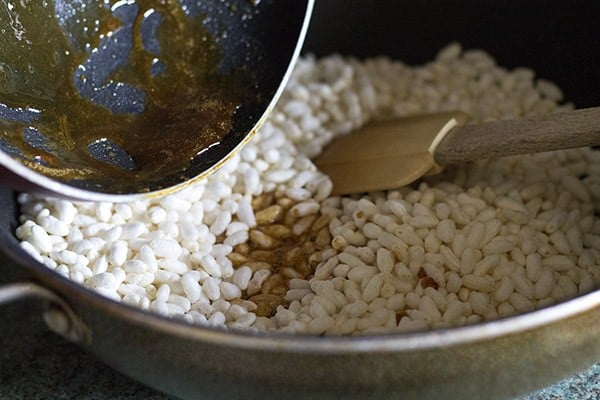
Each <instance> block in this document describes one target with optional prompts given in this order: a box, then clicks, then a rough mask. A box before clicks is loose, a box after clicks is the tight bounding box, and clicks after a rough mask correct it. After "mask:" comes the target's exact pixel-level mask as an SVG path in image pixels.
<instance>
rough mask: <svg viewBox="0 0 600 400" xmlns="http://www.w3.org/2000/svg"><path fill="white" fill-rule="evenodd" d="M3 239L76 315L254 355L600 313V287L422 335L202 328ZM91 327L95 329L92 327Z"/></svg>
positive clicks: (428, 339) (368, 348)
mask: <svg viewBox="0 0 600 400" xmlns="http://www.w3.org/2000/svg"><path fill="white" fill-rule="evenodd" d="M3 235H4V240H1V241H0V250H1V251H2V252H3V253H4V255H5V256H6V257H9V258H10V259H12V260H13V261H14V262H15V263H16V265H15V266H14V267H16V268H19V267H25V268H26V269H30V270H33V271H34V273H35V277H36V280H37V281H38V282H39V283H41V284H42V285H44V286H47V287H49V288H51V289H53V290H55V291H57V293H58V294H60V295H62V297H63V298H64V299H65V300H66V301H67V302H68V303H69V304H71V305H72V306H73V307H74V309H75V310H76V312H77V310H78V307H77V305H78V304H80V303H82V302H84V303H86V304H87V305H88V306H92V307H94V308H98V309H100V310H101V311H102V312H104V313H106V314H107V315H109V316H110V317H112V318H120V319H126V320H127V321H128V322H130V323H133V324H137V325H144V326H146V327H148V328H149V329H152V330H155V331H158V332H161V333H165V334H169V335H174V336H179V337H183V338H185V339H189V340H198V341H203V342H206V343H210V344H213V345H217V346H227V347H234V348H244V349H251V350H256V351H280V352H295V353H324V354H349V353H373V352H380V353H390V352H413V351H426V350H436V349H438V350H439V349H441V348H449V347H454V346H458V345H468V344H473V343H476V342H482V341H489V340H494V339H497V338H499V337H503V336H508V335H516V334H519V333H522V332H525V331H530V330H535V329H540V328H542V327H544V326H547V325H551V324H555V323H559V322H561V321H564V320H567V319H569V318H572V317H575V316H577V315H580V314H584V313H588V312H593V311H594V310H597V311H600V289H596V290H594V291H592V292H589V293H587V294H584V295H580V296H577V297H574V298H572V299H569V300H565V301H561V302H559V303H557V304H554V305H552V306H548V307H545V308H541V309H537V310H534V311H530V312H526V313H522V314H518V315H514V316H511V317H506V318H501V319H498V320H493V321H485V322H480V323H476V324H472V325H466V326H460V327H452V328H443V329H434V330H431V331H421V332H390V333H377V334H365V335H357V336H333V335H331V336H316V335H311V334H292V333H286V332H277V331H267V332H264V331H249V330H243V329H236V328H227V329H225V328H217V327H211V326H199V325H192V324H190V323H188V322H186V321H184V320H180V319H177V318H169V317H166V316H163V315H160V314H158V313H153V312H150V311H147V310H143V309H140V308H137V307H134V306H131V305H128V304H125V303H121V302H117V301H115V300H112V299H109V298H107V297H104V296H102V295H101V294H99V293H97V292H95V291H93V290H92V289H89V288H86V287H85V286H83V285H81V284H79V283H76V282H73V281H71V280H70V279H68V278H66V277H63V276H62V275H60V274H58V273H57V272H54V271H52V270H50V269H49V268H47V267H46V266H45V265H43V264H42V263H40V262H39V261H37V260H35V259H34V258H33V257H32V256H31V255H29V254H28V253H27V252H26V251H25V250H23V249H22V248H21V247H20V246H19V245H18V242H17V239H16V238H14V236H12V235H13V233H12V231H11V232H5V233H3ZM9 236H10V237H9ZM10 242H12V243H10ZM80 318H81V320H82V321H83V322H84V323H85V321H86V315H85V314H84V315H80ZM91 328H92V329H93V327H91ZM92 337H93V335H92ZM92 341H93V339H92Z"/></svg>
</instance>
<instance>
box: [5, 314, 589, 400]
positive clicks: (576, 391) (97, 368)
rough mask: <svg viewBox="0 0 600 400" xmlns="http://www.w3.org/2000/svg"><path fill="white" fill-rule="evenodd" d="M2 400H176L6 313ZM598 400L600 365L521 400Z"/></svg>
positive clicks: (37, 324) (36, 319) (31, 321)
mask: <svg viewBox="0 0 600 400" xmlns="http://www.w3.org/2000/svg"><path fill="white" fill-rule="evenodd" d="M0 338H1V339H0V340H1V346H0V399H2V400H21V399H23V400H38V399H39V400H41V399H44V400H46V399H48V400H63V399H64V400H67V399H68V400H72V399H86V400H96V399H98V400H100V399H102V400H104V399H114V400H142V399H143V400H171V399H174V397H171V396H168V395H165V394H162V393H159V392H157V391H155V390H152V389H150V388H148V387H145V386H143V385H141V384H139V383H136V382H134V381H132V380H131V379H129V378H127V377H125V376H123V375H122V374H120V373H118V372H116V371H114V370H112V369H111V368H109V367H107V366H105V365H104V364H102V363H100V362H98V361H97V360H96V359H94V358H93V357H92V356H91V355H89V354H87V353H85V352H84V351H82V350H81V349H79V348H78V347H77V346H75V345H73V344H71V343H69V342H67V341H66V340H64V339H62V338H61V337H59V336H57V335H55V334H53V333H52V332H50V331H49V330H48V329H47V328H46V326H45V324H44V323H43V322H42V320H41V318H40V315H39V308H38V307H35V306H33V305H32V304H26V303H21V304H12V305H8V306H3V307H2V308H0ZM558 399H565V400H598V399H600V363H599V364H596V365H594V366H593V367H591V368H590V369H588V370H587V371H585V372H583V373H581V374H578V375H575V376H573V377H571V378H569V379H565V380H564V381H561V382H558V383H556V384H555V385H553V386H551V387H548V388H546V389H543V390H540V391H538V392H535V393H532V394H529V395H527V396H523V397H521V398H520V399H519V400H558Z"/></svg>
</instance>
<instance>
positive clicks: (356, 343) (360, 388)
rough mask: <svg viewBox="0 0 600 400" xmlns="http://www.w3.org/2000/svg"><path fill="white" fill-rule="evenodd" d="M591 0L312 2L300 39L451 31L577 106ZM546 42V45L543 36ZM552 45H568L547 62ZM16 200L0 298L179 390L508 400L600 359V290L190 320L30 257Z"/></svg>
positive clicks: (599, 73)
mask: <svg viewBox="0 0 600 400" xmlns="http://www.w3.org/2000/svg"><path fill="white" fill-rule="evenodd" d="M384 3H385V4H384ZM502 3H504V2H502ZM592 3H593V2H592V1H587V2H585V1H584V2H577V4H574V3H572V2H563V3H560V4H558V5H554V4H555V3H552V5H550V4H548V3H546V2H544V7H541V5H542V3H541V2H532V4H533V5H530V4H529V2H528V3H527V4H526V5H524V4H522V3H519V4H514V5H511V4H496V3H494V4H496V5H491V4H489V3H486V4H485V5H484V4H481V5H480V4H479V3H475V2H458V1H444V2H442V1H439V2H434V1H424V2H420V3H419V4H418V5H414V2H411V3H409V2H391V1H390V2H380V3H377V5H378V6H379V7H374V6H372V5H370V6H369V7H365V6H366V5H367V3H366V2H357V1H344V2H343V6H342V2H341V1H333V0H330V1H328V2H319V4H317V7H316V9H315V14H314V20H313V25H312V29H313V30H312V32H311V35H310V36H309V38H308V42H307V48H308V49H310V50H314V51H316V52H318V53H320V54H325V53H328V52H330V51H332V50H335V49H339V50H340V51H343V52H346V53H348V54H351V53H353V50H355V52H354V53H353V54H356V55H358V56H365V55H372V53H371V52H376V53H387V54H390V55H394V56H399V57H402V58H403V59H405V60H408V61H409V62H420V61H424V59H421V58H420V57H422V56H424V55H425V56H426V57H431V56H432V54H433V53H434V52H435V51H436V49H438V48H439V47H441V46H442V45H443V44H444V43H445V42H447V41H448V40H452V39H457V40H461V41H463V42H464V43H465V45H466V46H467V47H472V46H477V47H482V48H487V49H490V51H491V52H492V53H493V54H497V55H499V56H498V58H499V61H500V63H502V64H505V65H508V66H511V65H515V64H514V63H517V64H522V65H532V66H533V67H534V68H538V65H539V64H538V62H539V63H540V64H544V65H542V66H541V67H540V68H539V70H540V71H543V72H542V73H541V76H543V77H546V78H548V79H553V80H556V81H558V82H559V83H560V84H561V85H562V86H563V87H565V88H566V93H567V96H568V97H569V98H571V99H574V101H576V104H577V105H578V106H585V105H598V104H600V99H598V96H599V95H600V90H595V91H592V93H589V91H590V90H591V89H592V86H593V85H597V84H598V82H600V70H594V69H593V68H595V67H596V66H597V63H593V64H592V67H593V68H588V67H586V66H585V65H583V64H584V63H587V62H593V61H594V60H596V61H597V59H598V54H594V53H592V52H591V50H586V49H591V48H592V47H590V46H593V43H594V41H593V40H592V39H593V38H594V37H595V30H594V27H595V26H594V25H595V23H596V22H595V21H597V20H598V17H599V16H600V10H599V8H598V7H597V6H595V5H594V4H592ZM538 6H540V7H538ZM555 13H556V14H555ZM553 18H556V20H557V21H559V22H560V26H561V27H562V28H561V29H560V30H559V32H558V33H556V32H557V30H556V29H554V28H553V27H555V26H557V25H556V24H554V25H553ZM524 22H527V24H525V25H522V24H523V23H524ZM542 31H543V32H547V36H544V37H545V39H544V40H541V39H538V37H539V36H540V35H541V33H540V32H542ZM391 32H398V34H397V35H396V34H395V35H391ZM411 32H412V34H413V36H412V37H411V36H410V35H408V33H411ZM475 33H476V34H475ZM353 35H354V36H353ZM486 38H487V39H486ZM492 38H495V39H494V40H492ZM507 38H509V39H510V40H508V39H507ZM540 41H542V42H544V43H545V41H550V43H546V44H545V47H544V46H542V47H539V46H540V43H541V42H540ZM371 44H373V46H374V47H371ZM571 45H572V46H571ZM578 46H581V47H578ZM411 49H413V51H412V52H411ZM502 49H504V52H502V51H501V50H502ZM556 49H561V50H562V53H561V54H562V56H563V57H557V58H556V60H558V61H556V63H554V64H553V63H551V62H549V61H548V60H550V59H552V60H554V58H552V57H554V56H553V55H554V54H555V51H556ZM414 50H417V51H414ZM567 51H571V53H569V57H566V56H565V54H566V53H565V52H567ZM532 52H533V54H535V55H536V57H533V56H529V54H530V53H532ZM502 54H504V55H506V56H507V57H508V56H512V58H510V57H508V58H507V59H506V61H505V60H503V59H502V58H501V57H503V56H502ZM528 57H532V58H528ZM537 59H539V60H537ZM528 60H532V62H527V61H528ZM536 60H537V61H536ZM544 61H545V62H544ZM559 61H560V62H564V64H559ZM546 64H548V65H546ZM544 66H545V67H546V68H544ZM561 71H562V72H561ZM564 71H575V72H572V73H570V74H569V75H568V76H565V75H564ZM561 79H563V81H561ZM565 79H566V80H565ZM580 80H582V81H583V83H580ZM565 82H566V83H565ZM569 82H573V83H572V84H571V85H569ZM578 88H579V89H578ZM579 90H581V91H579ZM16 207H17V206H16V203H15V201H14V194H13V193H12V192H11V191H9V190H3V191H0V232H1V233H0V249H1V250H2V251H3V252H4V253H6V254H7V255H8V256H9V257H10V258H11V259H12V260H13V261H14V265H11V266H6V271H4V272H3V273H4V274H5V275H10V276H11V279H13V280H14V281H15V282H17V281H18V282H21V283H15V284H12V285H7V286H4V287H3V288H0V303H1V302H3V301H7V300H9V299H15V298H21V297H25V296H32V297H41V298H43V299H45V300H47V301H49V303H50V309H49V311H50V313H48V314H47V321H48V322H49V324H50V326H51V327H53V329H54V330H55V331H57V332H59V333H61V334H63V335H65V336H67V337H69V338H70V339H71V340H73V341H75V342H77V343H78V344H79V345H80V346H81V347H82V348H84V349H85V350H87V351H89V352H90V353H92V354H94V355H95V356H97V357H98V358H99V359H100V360H102V361H103V362H105V363H106V364H108V365H110V366H112V367H113V368H115V369H117V370H119V371H121V372H123V373H125V374H126V375H128V376H130V377H132V378H134V379H137V380H139V381H141V382H144V383H146V384H148V385H150V386H152V387H154V388H157V389H159V390H162V391H164V392H167V393H171V394H175V395H177V396H180V397H182V398H190V399H191V398H215V399H233V398H244V399H253V398H257V399H258V398H263V397H264V396H265V394H268V395H270V396H272V397H273V398H310V399H320V398H322V399H325V398H333V397H335V398H344V397H352V398H403V399H439V398H445V399H468V398H485V399H502V398H509V397H511V396H515V395H517V394H520V393H523V392H526V391H529V390H532V389H535V388H538V387H540V386H543V385H546V384H549V383H550V382H553V381H555V380H557V379H559V378H562V377H565V376H567V375H570V374H572V373H574V372H576V371H578V370H581V369H584V368H586V367H587V366H589V365H591V364H592V363H594V362H597V361H599V360H600V290H596V291H595V292H592V293H590V294H587V295H585V296H581V297H578V298H576V299H573V300H570V301H567V302H564V303H561V304H559V305H556V306H553V307H549V308H546V309H542V310H538V311H534V312H531V313H527V314H524V315H520V316H516V317H513V318H507V319H503V320H499V321H495V322H488V323H483V324H478V325H473V326H468V327H462V328H454V329H448V330H438V331H432V332H425V333H412V334H387V335H371V336H364V337H335V338H331V337H310V336H291V335H284V334H251V333H244V332H237V331H235V332H232V331H227V332H226V331H222V330H218V329H209V328H198V327H192V326H189V325H187V324H185V323H181V322H178V321H174V320H169V319H166V318H163V317H160V316H156V315H152V314H150V313H147V312H143V311H140V310H137V309H134V308H132V307H129V306H126V305H123V304H119V303H115V302H113V301H110V300H107V299H105V298H103V297H101V296H99V295H97V294H95V293H93V292H91V291H89V290H86V289H85V288H83V287H81V286H79V285H78V284H75V283H74V282H71V281H68V280H66V279H64V278H62V277H61V276H59V275H58V274H56V273H54V272H52V271H50V270H48V269H47V268H45V267H44V266H42V265H41V264H39V263H36V262H35V261H34V260H33V259H32V258H31V257H30V256H28V255H27V254H26V253H25V252H24V251H23V250H21V248H20V247H19V245H18V242H17V240H16V239H15V238H14V236H13V234H12V232H13V231H14V228H15V227H16V224H17V218H16V216H17V212H18V210H17V208H16ZM23 282H24V283H23Z"/></svg>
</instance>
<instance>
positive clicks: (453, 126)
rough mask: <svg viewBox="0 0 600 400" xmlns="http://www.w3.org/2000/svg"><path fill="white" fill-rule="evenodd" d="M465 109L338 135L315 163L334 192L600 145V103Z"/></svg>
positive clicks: (385, 185)
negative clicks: (547, 110) (524, 109)
mask: <svg viewBox="0 0 600 400" xmlns="http://www.w3.org/2000/svg"><path fill="white" fill-rule="evenodd" d="M467 120H468V116H467V115H466V114H465V113H462V112H444V113H438V114H430V115H419V116H412V117H406V118H397V119H392V120H388V121H382V122H375V123H371V124H367V125H366V126H364V127H363V128H361V129H359V130H358V131H356V132H353V133H351V134H349V135H346V136H341V137H339V138H336V139H334V140H333V141H332V142H331V143H330V144H329V146H327V147H326V148H325V149H324V151H323V152H322V153H321V155H320V156H319V157H318V158H317V159H316V160H315V163H316V164H317V166H318V167H319V169H320V170H321V171H323V172H324V173H326V174H327V175H329V177H330V178H331V180H332V181H333V192H334V194H349V193H360V192H368V191H374V190H384V189H392V188H396V187H399V186H402V185H406V184H409V183H411V182H413V181H415V180H417V179H418V178H420V177H422V176H423V175H426V174H431V173H438V172H440V171H441V170H442V167H443V166H444V165H448V164H456V163H461V162H465V161H474V160H481V159H488V158H500V157H506V156H510V155H515V154H527V153H536V152H542V151H550V150H559V149H568V148H575V147H583V146H592V145H598V144H600V107H596V108H588V109H581V110H575V111H568V112H560V113H555V114H551V115H544V116H533V117H526V118H519V119H512V120H501V121H494V122H485V123H481V124H468V125H464V124H465V123H466V122H467Z"/></svg>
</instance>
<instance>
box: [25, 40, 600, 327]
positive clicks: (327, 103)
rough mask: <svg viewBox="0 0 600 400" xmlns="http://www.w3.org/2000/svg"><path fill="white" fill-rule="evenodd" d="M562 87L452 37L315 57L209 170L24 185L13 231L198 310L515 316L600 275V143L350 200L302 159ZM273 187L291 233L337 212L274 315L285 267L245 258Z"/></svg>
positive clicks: (495, 113)
mask: <svg viewBox="0 0 600 400" xmlns="http://www.w3.org/2000/svg"><path fill="white" fill-rule="evenodd" d="M483 66H484V67H485V68H483ZM482 68H483V69H482ZM442 71H444V72H442ZM448 76H452V77H453V78H452V79H451V80H450V79H448ZM425 77H426V78H425ZM515 80H518V81H519V84H518V85H516V84H514V81H515ZM424 94H427V95H426V96H424ZM561 99H562V92H561V91H560V89H559V88H557V87H556V86H555V85H554V84H552V83H550V82H547V81H544V80H541V79H540V80H537V81H535V80H534V74H533V72H532V71H530V70H527V69H517V70H515V71H512V72H508V73H507V72H506V70H504V69H502V68H500V67H497V66H495V65H494V62H493V60H492V59H491V57H489V56H488V55H487V54H485V53H483V52H481V51H467V52H463V50H462V48H461V46H460V45H459V44H457V43H453V44H451V45H449V46H448V47H446V48H444V49H442V50H441V51H440V52H439V53H438V55H437V57H436V60H435V62H434V63H430V64H426V65H424V66H418V67H408V66H406V65H404V64H401V63H396V62H393V61H390V60H387V59H377V60H370V61H365V62H360V61H357V60H354V59H345V58H342V57H339V56H332V57H326V58H324V59H322V60H316V59H315V58H313V57H310V56H309V57H305V58H302V59H300V60H299V62H298V64H297V68H296V71H295V73H294V74H293V75H292V77H291V79H290V81H289V83H288V87H287V90H286V91H285V92H284V94H283V96H282V98H281V100H280V101H279V104H278V105H277V107H276V109H275V110H274V111H273V112H272V114H271V116H270V118H269V120H268V121H267V122H266V123H265V124H264V126H263V128H262V129H261V130H260V131H259V132H258V133H257V134H256V135H255V136H254V138H253V139H252V140H251V142H250V143H248V144H247V145H246V146H245V147H244V148H243V149H242V150H241V151H240V153H239V154H238V155H235V156H233V157H232V158H231V160H230V161H229V162H227V163H226V165H225V166H223V168H221V170H219V171H217V172H216V173H215V174H213V175H212V176H210V177H208V178H207V179H205V180H204V181H201V182H199V183H197V184H194V185H192V186H191V187H189V188H188V189H185V190H183V191H181V192H179V193H176V194H173V195H169V196H166V197H164V198H162V199H154V200H146V201H139V202H134V203H120V204H111V203H72V202H70V201H66V200H56V199H45V198H40V197H36V196H33V195H29V194H21V195H19V197H18V199H19V203H20V204H21V212H22V216H21V218H22V219H21V220H22V224H21V226H19V227H18V228H17V229H16V232H15V233H16V235H17V237H18V238H19V239H20V240H21V241H22V247H23V248H24V250H25V251H27V252H28V253H31V254H32V255H33V256H34V257H36V258H38V259H39V260H41V261H42V262H43V263H44V264H45V265H47V266H48V267H49V268H51V269H54V270H55V271H56V272H57V273H59V274H62V275H64V276H67V277H70V278H71V279H73V280H75V281H78V282H81V283H83V284H85V285H87V286H88V287H91V288H93V289H94V290H96V291H98V292H99V293H101V294H102V295H104V296H106V297H109V298H111V299H114V300H121V301H123V302H126V303H128V304H132V305H134V306H138V307H141V308H144V309H150V310H151V311H153V312H157V313H160V314H163V315H171V316H176V315H180V316H181V317H182V318H184V319H185V320H187V321H190V322H191V323H195V324H200V325H214V326H222V325H227V326H231V327H236V328H241V329H248V328H255V329H266V330H282V331H286V332H296V333H302V332H308V333H313V334H323V333H326V334H359V333H366V332H380V331H383V330H394V329H396V330H399V331H410V330H423V329H434V328H436V327H442V326H457V325H462V324H466V323H476V322H479V321H482V320H488V319H495V318H500V317H506V316H509V315H514V314H515V313H517V312H526V311H530V310H532V309H534V308H536V307H544V306H547V305H550V304H553V303H555V302H557V301H560V300H561V298H564V297H572V296H575V295H577V294H580V293H586V292H589V291H591V290H593V289H594V288H598V286H599V285H600V272H599V271H598V266H597V260H598V259H600V220H598V219H597V218H596V216H595V214H594V212H595V204H596V203H597V200H598V197H599V194H600V185H598V184H597V183H596V182H595V180H597V175H598V174H599V173H600V157H598V156H597V155H596V153H595V152H593V151H591V150H589V149H576V150H571V151H569V152H548V153H543V154H537V155H531V156H518V157H511V158H507V159H504V160H495V161H481V162H477V163H474V165H473V166H465V167H460V168H456V170H455V171H454V172H453V173H452V172H451V173H448V174H447V175H442V176H441V177H435V178H432V179H429V178H426V179H425V180H424V181H422V182H421V183H420V184H418V187H416V188H398V189H396V190H390V191H388V192H378V193H369V194H364V195H362V196H352V197H330V194H331V190H332V184H331V181H330V180H329V179H328V178H327V177H325V176H324V175H323V174H321V173H320V172H319V171H317V170H316V169H315V168H314V166H313V164H312V163H311V161H310V160H309V157H313V156H315V155H317V154H318V153H319V152H320V151H321V149H322V147H323V146H324V145H325V144H327V142H329V141H330V140H331V139H332V138H334V137H335V136H338V135H342V134H345V133H347V132H349V131H351V130H353V129H355V128H358V127H359V126H361V125H363V124H364V123H366V122H367V121H369V120H371V119H377V118H386V117H390V116H404V115H408V114H415V113H424V112H432V111H433V112H435V111H436V110H449V109H462V110H463V111H465V112H467V113H469V114H470V115H471V116H472V117H473V119H474V120H475V121H481V120H488V119H497V118H507V117H518V116H521V115H525V114H527V113H532V114H536V113H548V112H554V111H560V110H561V109H567V108H568V107H569V106H568V105H564V106H563V105H558V104H557V103H556V102H558V101H561ZM580 176H587V178H584V179H581V178H580ZM267 192H272V193H275V194H276V196H278V194H281V195H284V196H285V197H287V199H289V200H290V201H292V202H293V204H291V205H290V206H291V207H290V209H289V212H288V215H289V216H288V217H285V216H283V217H282V218H284V219H282V221H284V222H283V223H284V224H287V225H289V226H287V229H288V231H290V232H292V235H296V236H300V235H306V234H309V233H310V232H311V229H313V228H314V227H315V226H316V225H317V224H319V223H320V222H317V221H320V219H319V218H320V216H321V215H325V216H329V217H330V219H327V220H326V222H324V225H322V227H321V228H319V229H322V230H323V233H321V235H323V238H324V239H323V240H324V241H323V242H322V243H323V248H321V249H319V250H309V249H307V250H306V251H307V252H311V251H312V252H315V255H314V257H315V258H314V260H316V262H315V265H314V266H313V269H312V270H311V271H312V275H311V274H309V275H302V274H300V275H294V276H293V277H292V278H283V279H287V281H286V283H285V284H286V287H285V288H284V290H285V293H282V295H281V297H279V298H281V299H282V301H287V302H289V305H286V304H285V303H282V304H278V305H274V306H273V307H272V310H273V313H272V314H271V316H267V317H265V316H257V314H256V313H255V312H254V311H255V310H257V308H258V307H259V305H257V303H255V302H253V301H252V300H250V298H255V299H257V298H260V296H273V295H270V294H268V293H267V294H265V293H262V292H261V291H262V290H263V289H264V286H263V285H267V284H269V282H273V280H274V279H275V280H276V279H280V278H281V275H280V274H279V271H277V270H276V269H275V267H274V266H273V265H271V264H270V263H266V262H262V261H261V262H262V264H260V263H258V264H257V263H254V264H252V263H250V262H245V261H243V260H244V259H243V258H239V256H238V261H235V262H234V259H235V257H234V256H235V254H236V252H237V251H238V249H239V248H243V247H244V246H248V244H249V243H252V244H259V245H262V246H263V247H264V249H270V248H271V246H273V243H275V242H274V240H275V239H273V237H271V236H270V235H271V234H270V233H267V232H266V231H262V230H257V229H256V227H257V225H258V224H259V223H263V222H264V221H265V218H266V217H268V216H269V215H271V216H272V215H275V214H273V212H278V213H281V212H282V211H281V209H279V211H278V209H277V207H275V208H271V209H270V210H269V211H266V210H257V209H254V208H253V201H254V200H255V199H256V198H259V197H260V196H262V195H265V194H267ZM274 205H277V204H274ZM277 206H278V205H277ZM278 207H280V206H278ZM285 218H287V220H286V219H285ZM323 221H325V220H323ZM288 222H289V224H288ZM267 223H270V222H269V221H268V218H267ZM317 230H318V229H317ZM325 233H327V234H328V236H325ZM297 245H299V246H302V245H303V244H302V243H297ZM268 251H272V250H268ZM303 251H304V250H303ZM317 252H320V253H319V254H317ZM311 256H312V255H311V254H308V255H307V257H308V258H309V259H310V257H311ZM243 257H245V256H243ZM257 265H260V266H261V267H264V268H266V269H258V270H253V269H252V268H255V267H256V266H257ZM267 267H268V268H267ZM315 267H316V268H315ZM292 270H293V268H292V269H291V270H290V271H292ZM288 272H289V271H288ZM290 273H291V272H290ZM278 276H279V277H280V278H278ZM252 296H255V297H252ZM276 298H277V297H276ZM256 301H257V302H258V300H256Z"/></svg>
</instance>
